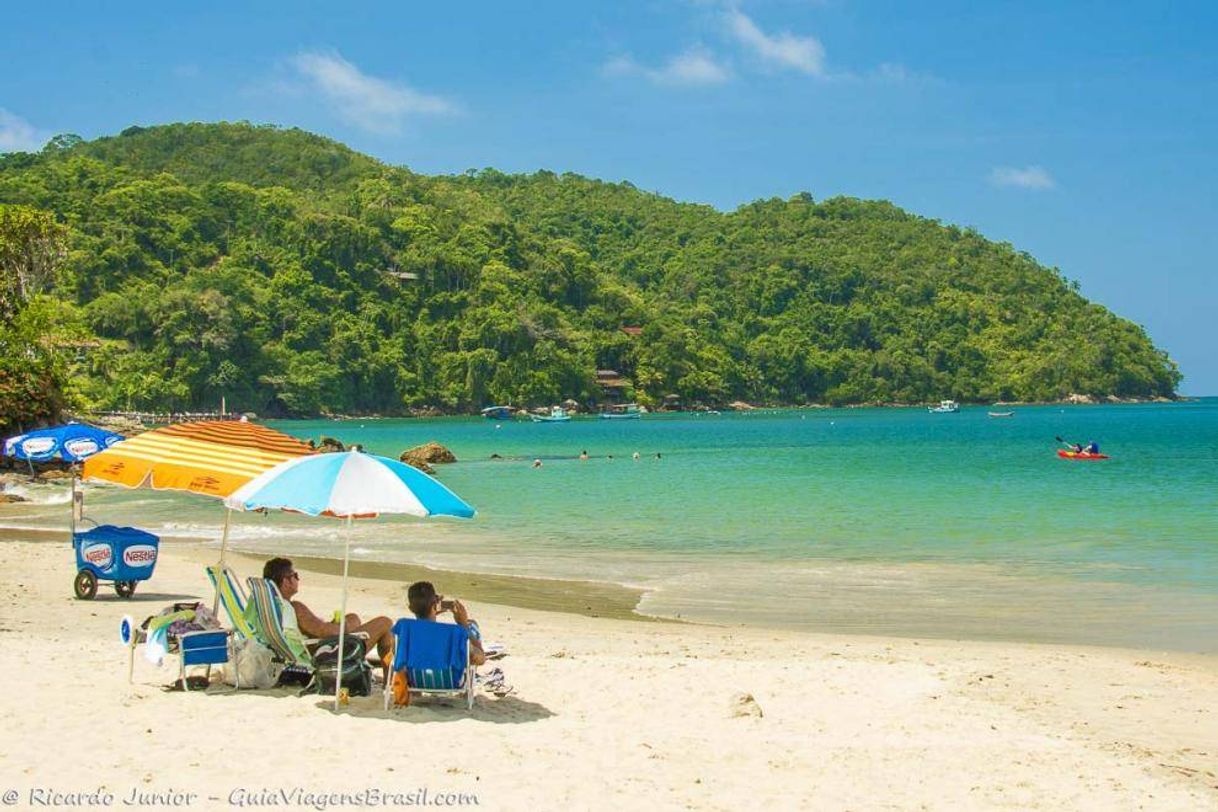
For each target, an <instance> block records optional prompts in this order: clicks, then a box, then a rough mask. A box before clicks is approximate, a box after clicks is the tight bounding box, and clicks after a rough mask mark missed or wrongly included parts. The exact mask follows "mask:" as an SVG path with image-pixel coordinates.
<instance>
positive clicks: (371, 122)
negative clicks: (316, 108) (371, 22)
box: [292, 51, 458, 133]
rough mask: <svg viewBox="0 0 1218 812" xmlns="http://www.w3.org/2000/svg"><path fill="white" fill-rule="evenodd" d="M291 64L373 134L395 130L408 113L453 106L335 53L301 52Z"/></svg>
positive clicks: (345, 116)
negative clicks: (367, 70)
mask: <svg viewBox="0 0 1218 812" xmlns="http://www.w3.org/2000/svg"><path fill="white" fill-rule="evenodd" d="M292 66H293V67H294V68H295V69H296V70H297V71H298V72H299V73H300V75H301V76H303V77H304V78H305V79H307V80H308V81H309V82H310V84H311V85H312V87H313V88H314V89H315V90H317V91H318V92H320V93H321V95H322V96H323V97H324V98H325V99H326V100H327V101H329V102H330V103H331V104H332V105H333V106H334V108H335V109H336V110H337V111H338V114H339V115H340V116H342V118H343V119H344V120H346V121H348V122H349V123H351V124H354V125H356V126H358V127H362V128H363V129H365V130H369V131H370V132H374V133H395V132H397V131H398V129H399V128H400V126H401V124H402V121H403V120H404V119H405V118H407V117H408V116H416V115H445V114H449V113H455V112H457V109H458V108H457V106H456V105H455V104H453V103H452V102H450V101H448V100H447V99H444V98H442V97H440V96H431V95H428V94H426V93H420V92H419V91H417V90H414V89H413V88H410V87H407V86H406V85H403V84H399V83H395V82H390V81H388V80H386V79H378V78H377V77H375V76H368V75H367V74H365V73H363V72H362V71H360V69H359V68H357V67H356V66H355V65H352V64H351V63H350V62H348V61H347V60H345V59H343V58H342V57H341V56H339V55H338V54H337V53H324V52H316V51H314V52H304V53H301V54H298V55H297V56H296V58H295V59H293V60H292Z"/></svg>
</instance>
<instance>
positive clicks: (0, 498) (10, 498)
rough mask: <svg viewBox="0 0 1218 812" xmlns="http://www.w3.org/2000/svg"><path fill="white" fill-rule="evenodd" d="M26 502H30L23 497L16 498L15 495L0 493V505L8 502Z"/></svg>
mask: <svg viewBox="0 0 1218 812" xmlns="http://www.w3.org/2000/svg"><path fill="white" fill-rule="evenodd" d="M28 501H30V500H29V499H26V498H25V497H24V496H18V495H17V494H15V493H0V504H5V503H8V502H28Z"/></svg>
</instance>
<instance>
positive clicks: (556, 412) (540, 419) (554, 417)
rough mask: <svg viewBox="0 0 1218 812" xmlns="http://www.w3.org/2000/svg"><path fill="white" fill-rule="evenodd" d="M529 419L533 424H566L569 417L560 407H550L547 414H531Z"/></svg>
mask: <svg viewBox="0 0 1218 812" xmlns="http://www.w3.org/2000/svg"><path fill="white" fill-rule="evenodd" d="M529 418H530V419H531V420H532V421H533V422H534V423H568V422H570V420H571V415H569V414H567V411H566V409H564V408H563V407H561V406H552V407H550V413H549V414H531V415H529Z"/></svg>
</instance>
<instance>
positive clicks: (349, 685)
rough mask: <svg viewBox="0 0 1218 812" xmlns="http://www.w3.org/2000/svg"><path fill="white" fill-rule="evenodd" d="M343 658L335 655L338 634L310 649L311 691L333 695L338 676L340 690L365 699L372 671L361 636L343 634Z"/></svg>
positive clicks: (370, 687) (368, 690)
mask: <svg viewBox="0 0 1218 812" xmlns="http://www.w3.org/2000/svg"><path fill="white" fill-rule="evenodd" d="M343 649H344V651H343V656H342V658H341V664H340V662H339V660H340V658H339V656H338V635H334V636H333V637H327V638H325V639H323V640H322V641H321V642H319V643H318V644H317V648H315V649H314V650H313V668H314V669H315V671H316V673H315V674H314V675H313V684H312V685H311V686H310V688H311V689H313V690H316V691H317V692H319V693H322V694H332V693H334V683H335V680H336V679H338V674H339V672H340V671H341V673H342V683H341V685H342V687H344V688H346V689H347V691H348V692H349V693H350V695H351V696H368V695H369V694H371V693H372V668H371V667H370V666H369V665H368V660H367V656H368V646H367V644H366V643H365V642H364V638H362V637H354V636H352V635H347V636H345V637H344V638H343Z"/></svg>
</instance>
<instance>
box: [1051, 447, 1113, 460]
mask: <svg viewBox="0 0 1218 812" xmlns="http://www.w3.org/2000/svg"><path fill="white" fill-rule="evenodd" d="M1057 456H1059V457H1061V458H1062V459H1064V460H1106V459H1108V455H1107V454H1088V453H1087V452H1086V451H1067V450H1066V449H1064V448H1059V449H1057Z"/></svg>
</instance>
